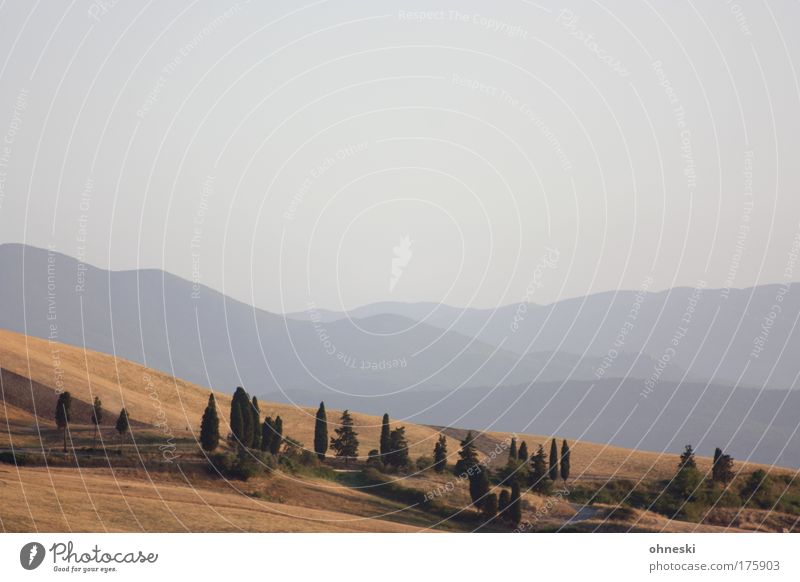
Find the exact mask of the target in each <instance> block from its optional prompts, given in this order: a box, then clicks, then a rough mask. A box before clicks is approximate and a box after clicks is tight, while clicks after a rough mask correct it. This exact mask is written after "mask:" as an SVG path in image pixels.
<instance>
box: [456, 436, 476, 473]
mask: <svg viewBox="0 0 800 582" xmlns="http://www.w3.org/2000/svg"><path fill="white" fill-rule="evenodd" d="M458 457H459V458H458V461H456V468H455V469H456V474H457V475H461V474H463V473H466V472H468V471H469V470H470V468H472V467H474V466H475V465H477V464H478V451H477V450H476V449H475V437H473V436H472V431H467V436H465V437H464V440H463V441H461V450H460V451H458Z"/></svg>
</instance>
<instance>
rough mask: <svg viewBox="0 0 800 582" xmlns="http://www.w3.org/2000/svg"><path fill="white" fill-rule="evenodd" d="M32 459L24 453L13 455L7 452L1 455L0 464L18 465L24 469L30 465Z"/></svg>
mask: <svg viewBox="0 0 800 582" xmlns="http://www.w3.org/2000/svg"><path fill="white" fill-rule="evenodd" d="M29 461H30V458H29V457H28V455H26V454H24V453H13V452H11V451H6V452H3V453H0V463H8V464H9V465H18V466H20V467H23V466H25V465H27V464H28V462H29Z"/></svg>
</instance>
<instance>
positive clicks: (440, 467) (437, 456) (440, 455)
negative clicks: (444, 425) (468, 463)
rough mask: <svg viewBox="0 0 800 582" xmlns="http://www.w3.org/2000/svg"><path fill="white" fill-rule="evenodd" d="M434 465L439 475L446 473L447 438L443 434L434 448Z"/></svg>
mask: <svg viewBox="0 0 800 582" xmlns="http://www.w3.org/2000/svg"><path fill="white" fill-rule="evenodd" d="M433 465H434V469H435V470H436V472H437V473H444V470H445V469H446V468H447V438H446V437H445V436H444V435H443V434H440V435H439V439H438V440H437V441H436V444H435V445H434V447H433Z"/></svg>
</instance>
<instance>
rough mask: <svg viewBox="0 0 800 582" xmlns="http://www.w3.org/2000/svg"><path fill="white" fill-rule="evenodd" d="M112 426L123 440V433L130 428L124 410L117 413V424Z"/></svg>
mask: <svg viewBox="0 0 800 582" xmlns="http://www.w3.org/2000/svg"><path fill="white" fill-rule="evenodd" d="M114 426H115V428H116V429H117V432H118V433H119V435H120V437H122V438H123V439H124V437H125V433H127V432H128V431H129V430H130V428H131V425H130V422H129V421H128V411H127V410H125V408H123V409H122V410H120V411H119V417H117V423H116V425H114Z"/></svg>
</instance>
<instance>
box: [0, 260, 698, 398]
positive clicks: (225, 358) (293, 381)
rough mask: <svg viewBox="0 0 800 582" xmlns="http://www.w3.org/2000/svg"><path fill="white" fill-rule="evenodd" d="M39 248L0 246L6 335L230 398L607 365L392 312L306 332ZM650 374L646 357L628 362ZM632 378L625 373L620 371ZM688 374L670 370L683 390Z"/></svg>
mask: <svg viewBox="0 0 800 582" xmlns="http://www.w3.org/2000/svg"><path fill="white" fill-rule="evenodd" d="M80 265H81V264H80V263H78V261H76V260H75V259H73V258H71V257H68V256H66V255H62V254H58V253H51V252H49V251H47V250H44V249H38V248H34V247H30V246H24V245H17V244H7V245H2V246H0V267H2V272H3V273H5V276H4V277H2V278H0V293H1V294H2V302H0V326H2V327H4V328H6V329H11V330H13V331H17V332H21V333H26V334H29V335H34V336H38V337H43V338H48V337H52V339H54V340H57V341H61V342H65V343H68V344H72V345H77V346H84V345H85V346H86V347H88V348H91V349H94V350H98V351H102V352H106V353H110V354H117V355H119V356H121V357H124V358H126V359H130V360H133V361H135V362H139V363H142V364H145V365H147V366H149V367H153V368H156V369H159V370H162V371H165V372H167V373H169V374H173V375H175V376H178V377H181V378H184V379H186V380H189V381H192V382H195V383H197V384H201V385H206V386H212V387H214V388H215V389H216V390H222V391H227V392H232V391H233V389H234V388H235V387H236V386H237V385H244V386H246V387H247V388H248V390H249V391H250V392H252V393H263V392H271V391H280V390H283V391H287V392H291V391H292V390H300V389H303V390H314V391H319V390H323V391H329V392H332V393H338V392H344V393H349V394H357V395H362V396H368V397H375V396H378V395H382V394H387V393H392V392H395V391H398V390H404V389H407V388H446V389H451V388H458V387H468V386H494V385H497V384H518V383H521V382H527V381H530V380H532V379H537V380H540V381H546V380H560V379H564V378H568V379H576V380H581V379H589V378H592V377H594V376H595V370H596V369H597V368H598V367H599V366H600V365H601V364H602V362H601V361H600V359H599V358H592V357H589V358H587V357H581V356H579V355H576V354H571V353H568V352H566V351H553V350H550V351H546V352H542V353H538V352H537V353H530V354H527V355H525V356H524V357H521V356H520V355H519V354H515V353H513V352H510V351H508V350H505V349H502V348H498V347H497V346H492V345H489V344H486V343H483V342H482V341H477V340H475V339H473V338H471V337H470V336H468V335H464V334H462V333H459V332H456V331H444V330H442V329H440V328H438V327H435V326H431V325H428V324H427V323H419V322H416V321H413V320H412V319H409V318H407V317H404V316H402V315H397V314H392V313H373V314H369V315H368V316H366V317H364V318H361V319H358V320H349V319H347V318H344V319H341V318H340V319H339V320H337V321H332V322H326V321H324V314H322V313H320V314H319V316H317V315H316V314H315V315H314V320H315V321H308V320H306V321H299V320H296V319H293V318H286V317H284V316H283V315H276V314H273V313H269V312H266V311H263V310H260V309H255V308H253V307H252V306H249V305H246V304H244V303H241V302H239V301H236V300H234V299H231V298H230V297H226V296H224V295H222V294H221V293H219V292H217V291H214V290H213V289H210V288H208V287H200V288H199V290H197V289H195V288H194V287H193V284H192V283H191V282H190V281H187V280H185V279H181V278H179V277H176V276H174V275H171V274H169V273H166V272H163V271H158V270H152V269H144V270H138V271H106V270H102V269H97V268H94V267H91V266H80ZM619 361H620V363H621V364H622V363H624V367H625V368H628V367H629V368H631V369H632V370H633V372H632V374H633V375H636V374H639V375H643V374H645V373H647V372H648V371H649V370H650V369H651V368H652V367H653V365H654V362H653V361H652V360H650V359H648V358H642V357H638V356H637V355H636V354H628V353H625V354H622V355H620V358H619ZM620 370H622V366H620ZM681 374H682V373H681V371H680V370H677V369H675V368H674V367H670V368H669V369H668V370H667V371H666V375H667V376H669V377H671V378H673V379H675V378H678V377H680V376H681Z"/></svg>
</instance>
